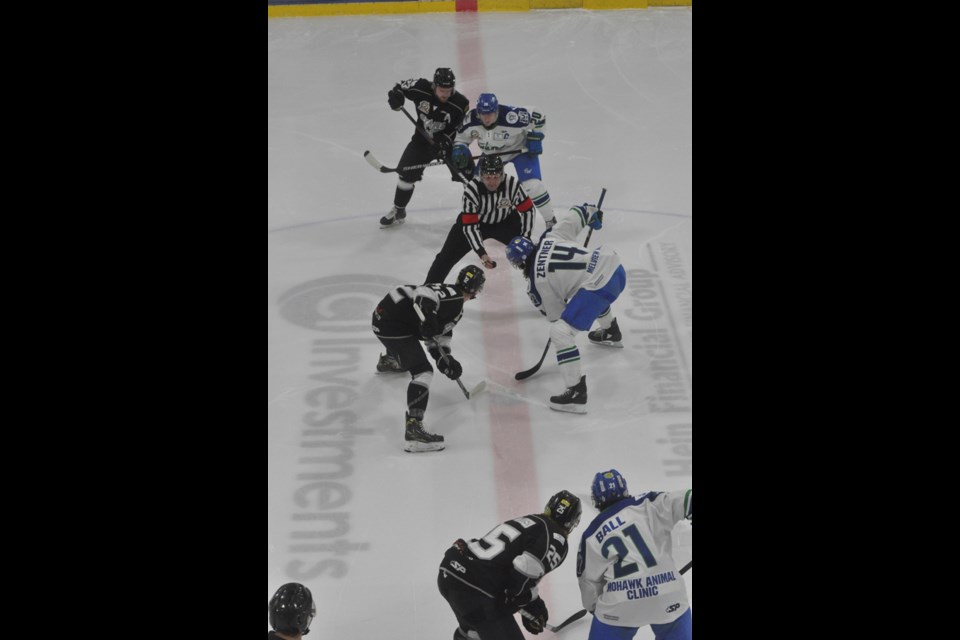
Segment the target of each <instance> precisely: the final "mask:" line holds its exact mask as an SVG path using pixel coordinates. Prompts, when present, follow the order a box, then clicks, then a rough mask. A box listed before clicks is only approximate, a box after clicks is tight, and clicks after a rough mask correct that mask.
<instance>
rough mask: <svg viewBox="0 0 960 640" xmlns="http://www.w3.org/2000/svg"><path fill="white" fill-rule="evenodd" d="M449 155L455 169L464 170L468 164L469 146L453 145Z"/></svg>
mask: <svg viewBox="0 0 960 640" xmlns="http://www.w3.org/2000/svg"><path fill="white" fill-rule="evenodd" d="M451 157H452V158H453V164H454V165H455V166H456V167H457V169H460V170H461V171H464V170H465V169H466V168H467V167H469V166H470V159H471V158H470V147H468V146H467V145H465V144H458V145H454V147H453V153H452V155H451Z"/></svg>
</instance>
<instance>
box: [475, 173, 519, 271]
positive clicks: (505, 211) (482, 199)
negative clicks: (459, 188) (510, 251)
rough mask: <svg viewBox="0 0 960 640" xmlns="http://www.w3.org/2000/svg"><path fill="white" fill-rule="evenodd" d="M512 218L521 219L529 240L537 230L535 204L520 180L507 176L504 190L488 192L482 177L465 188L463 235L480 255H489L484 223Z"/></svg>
mask: <svg viewBox="0 0 960 640" xmlns="http://www.w3.org/2000/svg"><path fill="white" fill-rule="evenodd" d="M514 210H516V213H514ZM511 215H519V216H520V235H523V236H526V237H527V238H529V237H530V233H531V232H532V231H533V216H534V208H533V201H532V200H531V199H530V196H528V195H527V193H526V192H525V191H524V190H523V187H521V186H520V181H519V180H517V179H516V177H514V176H512V175H510V174H508V173H504V174H503V180H501V181H500V188H499V189H497V190H496V191H493V192H491V191H488V190H487V187H486V186H484V184H483V181H482V180H481V178H479V177H477V178H474V179H473V180H471V181H470V182H468V183H467V185H466V186H465V187H464V189H463V215H462V216H461V217H460V221H461V225H462V226H463V235H465V236H466V237H467V242H469V243H470V247H471V248H472V249H473V250H474V251H476V252H477V255H479V256H482V255H484V254H485V253H486V252H487V251H486V249H484V247H483V236H482V235H480V223H483V224H497V223H498V222H503V221H504V220H506V219H507V216H511Z"/></svg>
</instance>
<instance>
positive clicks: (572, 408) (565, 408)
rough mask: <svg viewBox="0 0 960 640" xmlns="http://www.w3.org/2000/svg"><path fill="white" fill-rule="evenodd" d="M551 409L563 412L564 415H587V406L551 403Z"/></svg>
mask: <svg viewBox="0 0 960 640" xmlns="http://www.w3.org/2000/svg"><path fill="white" fill-rule="evenodd" d="M550 408H551V409H553V410H554V411H562V412H564V413H586V412H587V405H585V404H554V403H552V402H551V403H550Z"/></svg>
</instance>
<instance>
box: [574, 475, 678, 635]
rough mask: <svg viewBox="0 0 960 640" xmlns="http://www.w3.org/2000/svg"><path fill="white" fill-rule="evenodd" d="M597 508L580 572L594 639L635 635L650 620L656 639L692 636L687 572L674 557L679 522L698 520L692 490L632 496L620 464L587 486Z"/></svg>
mask: <svg viewBox="0 0 960 640" xmlns="http://www.w3.org/2000/svg"><path fill="white" fill-rule="evenodd" d="M590 493H591V497H592V499H593V506H594V507H596V508H597V510H598V511H599V512H600V514H599V515H598V516H597V517H596V518H594V519H593V521H592V522H591V523H590V525H589V526H588V527H587V529H586V531H584V532H583V536H582V537H581V539H580V548H579V550H578V551H577V579H578V580H579V581H580V598H581V600H582V601H583V608H584V609H586V610H587V611H589V612H591V613H592V614H593V624H592V625H591V627H590V636H589V640H630V639H631V638H633V637H634V636H635V635H636V633H637V630H638V629H639V628H640V627H642V626H646V625H650V628H651V630H652V631H653V635H654V636H655V637H656V638H657V640H691V638H692V635H693V620H692V616H691V613H690V602H689V601H688V599H687V589H686V586H685V585H684V582H683V576H682V575H680V572H679V571H678V570H677V566H676V565H675V564H674V562H673V558H672V556H671V546H672V535H671V532H672V530H673V528H674V526H675V525H676V524H677V523H678V522H680V521H681V520H683V519H684V518H686V519H688V520H691V521H692V520H693V491H692V490H690V489H688V490H686V491H670V492H667V493H662V492H656V491H649V492H647V493H644V494H642V495H640V496H637V497H633V496H631V495H630V493H629V492H628V491H627V481H626V480H625V479H624V477H623V476H622V475H621V474H620V472H619V471H617V470H616V469H610V470H609V471H601V472H600V473H597V474H596V475H594V477H593V483H592V485H591V487H590Z"/></svg>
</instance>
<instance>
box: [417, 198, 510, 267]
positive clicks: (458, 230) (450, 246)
mask: <svg viewBox="0 0 960 640" xmlns="http://www.w3.org/2000/svg"><path fill="white" fill-rule="evenodd" d="M462 219H463V214H462V213H461V214H460V215H459V216H457V221H456V222H454V223H453V226H452V227H450V232H449V233H448V234H447V239H446V241H444V243H443V247H441V249H440V252H439V253H437V255H436V256H435V257H434V259H433V264H432V265H430V271H428V272H427V279H426V280H424V284H437V283H440V282H443V281H444V280H446V279H447V276H448V275H450V270H451V269H453V267H454V265H456V264H457V263H458V262H460V261H461V260H463V257H464V256H465V255H467V254H468V253H470V252H471V251H472V248H471V247H470V243H469V242H467V236H465V235H464V233H463V225H462V224H461V220H462ZM479 225H480V235H481V236H482V237H483V238H485V239H486V238H493V239H494V240H499V241H500V242H502V243H503V244H504V246H506V245H507V244H508V243H509V242H510V241H511V240H513V238H515V237H516V236H518V235H520V233H521V231H522V230H521V228H520V216H519V215H514V214H511V215H509V216H507V218H506V220H503V221H502V222H498V223H497V224H487V223H486V222H481V223H479Z"/></svg>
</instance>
